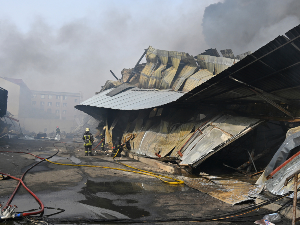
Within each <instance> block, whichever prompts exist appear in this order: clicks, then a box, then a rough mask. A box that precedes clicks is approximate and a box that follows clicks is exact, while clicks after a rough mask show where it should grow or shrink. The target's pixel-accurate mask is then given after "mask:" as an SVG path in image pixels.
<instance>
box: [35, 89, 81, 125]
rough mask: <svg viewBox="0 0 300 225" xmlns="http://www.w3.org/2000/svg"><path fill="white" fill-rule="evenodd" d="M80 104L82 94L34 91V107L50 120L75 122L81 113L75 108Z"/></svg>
mask: <svg viewBox="0 0 300 225" xmlns="http://www.w3.org/2000/svg"><path fill="white" fill-rule="evenodd" d="M80 102H81V95H80V93H69V92H53V91H32V98H31V105H32V107H33V108H35V109H36V110H37V111H39V112H40V114H41V115H44V116H46V117H48V118H49V117H50V118H53V119H60V120H74V119H76V118H77V116H78V113H79V111H78V110H77V109H75V108H74V106H75V105H78V104H79V103H80ZM44 116H43V117H44Z"/></svg>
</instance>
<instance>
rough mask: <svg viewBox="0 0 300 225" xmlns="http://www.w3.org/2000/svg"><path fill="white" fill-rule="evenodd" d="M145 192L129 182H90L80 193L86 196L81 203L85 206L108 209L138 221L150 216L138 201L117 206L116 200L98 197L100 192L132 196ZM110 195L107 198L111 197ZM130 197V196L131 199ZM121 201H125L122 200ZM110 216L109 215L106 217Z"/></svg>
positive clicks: (127, 200)
mask: <svg viewBox="0 0 300 225" xmlns="http://www.w3.org/2000/svg"><path fill="white" fill-rule="evenodd" d="M141 191H143V189H142V188H141V187H139V186H138V185H135V184H134V183H127V182H102V183H96V182H93V181H90V180H88V181H87V183H86V186H85V187H83V188H82V190H81V191H80V193H82V194H84V195H85V197H86V200H82V201H80V202H81V203H83V204H86V205H89V206H94V207H97V208H102V209H108V210H112V211H115V212H118V213H121V214H123V215H124V216H127V217H129V218H131V219H136V218H140V217H144V216H149V215H150V213H149V212H147V211H145V210H143V209H140V208H138V207H137V206H135V205H136V203H138V201H136V200H132V199H125V202H127V205H116V204H114V200H111V199H108V198H103V197H98V196H96V194H97V193H99V192H106V193H109V194H110V193H113V194H116V195H131V194H136V193H139V192H141ZM109 194H108V195H107V196H109ZM129 197H130V196H128V198H129ZM120 200H124V199H121V198H120ZM132 204H134V205H132ZM106 216H109V215H106Z"/></svg>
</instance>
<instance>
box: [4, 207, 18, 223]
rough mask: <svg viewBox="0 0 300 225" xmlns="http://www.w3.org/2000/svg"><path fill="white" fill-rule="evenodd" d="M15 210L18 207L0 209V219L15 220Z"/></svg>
mask: <svg viewBox="0 0 300 225" xmlns="http://www.w3.org/2000/svg"><path fill="white" fill-rule="evenodd" d="M15 208H16V206H11V205H9V206H7V208H5V209H2V208H1V209H0V219H2V220H4V219H9V218H14V217H15V214H14V211H15Z"/></svg>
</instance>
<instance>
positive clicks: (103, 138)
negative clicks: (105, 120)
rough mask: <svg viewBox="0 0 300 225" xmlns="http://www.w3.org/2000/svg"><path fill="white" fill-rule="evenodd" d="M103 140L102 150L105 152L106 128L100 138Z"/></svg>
mask: <svg viewBox="0 0 300 225" xmlns="http://www.w3.org/2000/svg"><path fill="white" fill-rule="evenodd" d="M100 138H101V150H102V151H104V145H105V127H103V131H102V134H101V136H100Z"/></svg>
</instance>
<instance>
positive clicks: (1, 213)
mask: <svg viewBox="0 0 300 225" xmlns="http://www.w3.org/2000/svg"><path fill="white" fill-rule="evenodd" d="M0 152H9V151H0ZM15 153H25V154H29V155H33V154H31V153H27V152H15ZM57 153H58V151H57V152H56V153H55V154H53V155H52V156H50V157H48V158H51V157H53V156H55V155H56V154H57ZM38 158H40V157H38ZM40 159H41V161H40V162H37V163H36V164H34V165H33V166H31V167H30V168H28V169H27V170H26V171H25V172H24V173H23V175H22V177H21V178H17V177H14V176H12V175H9V174H5V173H2V172H0V174H1V175H5V176H7V177H10V178H12V179H14V180H17V181H19V183H18V185H17V187H16V188H15V190H14V192H13V193H12V195H11V196H10V198H9V200H8V201H7V203H6V205H5V206H4V207H3V208H2V209H1V208H0V220H1V219H8V218H18V217H25V216H30V215H36V214H40V213H43V212H44V204H43V203H42V202H41V200H40V199H39V198H38V197H37V196H36V195H35V194H34V193H33V192H32V191H31V190H30V189H29V188H28V187H27V186H26V185H25V184H24V182H23V179H24V177H25V175H26V173H27V172H28V171H29V170H31V169H32V168H33V167H35V166H37V165H38V164H40V163H41V162H43V161H44V159H42V158H40ZM21 184H22V186H23V187H24V188H25V189H26V190H27V191H28V192H29V193H30V194H31V195H32V196H33V197H34V198H35V199H36V201H37V202H38V203H39V205H40V207H41V209H40V210H38V211H36V212H30V213H16V214H14V210H15V208H16V206H11V205H10V203H11V202H12V200H13V198H14V196H15V195H16V193H17V191H18V189H19V187H20V185H21ZM0 206H1V205H0Z"/></svg>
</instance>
